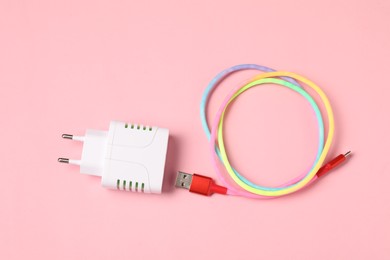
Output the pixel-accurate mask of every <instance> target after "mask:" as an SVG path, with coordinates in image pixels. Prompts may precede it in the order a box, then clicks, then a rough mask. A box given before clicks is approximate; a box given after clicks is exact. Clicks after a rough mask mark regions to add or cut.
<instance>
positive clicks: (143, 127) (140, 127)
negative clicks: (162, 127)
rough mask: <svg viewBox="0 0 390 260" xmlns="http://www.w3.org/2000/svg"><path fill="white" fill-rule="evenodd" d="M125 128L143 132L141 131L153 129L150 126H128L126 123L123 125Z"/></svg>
mask: <svg viewBox="0 0 390 260" xmlns="http://www.w3.org/2000/svg"><path fill="white" fill-rule="evenodd" d="M125 128H130V129H136V130H143V131H147V130H149V131H152V130H153V127H151V126H141V125H139V124H130V125H129V124H128V123H126V124H125Z"/></svg>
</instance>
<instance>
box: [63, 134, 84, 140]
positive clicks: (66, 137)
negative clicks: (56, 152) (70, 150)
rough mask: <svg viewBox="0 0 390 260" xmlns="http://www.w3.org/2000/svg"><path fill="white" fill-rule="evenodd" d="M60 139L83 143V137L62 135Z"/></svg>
mask: <svg viewBox="0 0 390 260" xmlns="http://www.w3.org/2000/svg"><path fill="white" fill-rule="evenodd" d="M62 138H64V139H71V140H75V141H80V142H84V136H78V135H70V134H63V135H62Z"/></svg>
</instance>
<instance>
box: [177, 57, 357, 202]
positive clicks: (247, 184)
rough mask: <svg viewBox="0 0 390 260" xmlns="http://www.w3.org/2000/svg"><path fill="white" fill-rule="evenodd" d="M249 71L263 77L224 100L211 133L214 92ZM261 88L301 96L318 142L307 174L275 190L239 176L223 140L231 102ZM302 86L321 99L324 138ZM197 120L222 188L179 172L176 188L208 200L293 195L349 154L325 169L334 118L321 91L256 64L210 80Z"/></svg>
mask: <svg viewBox="0 0 390 260" xmlns="http://www.w3.org/2000/svg"><path fill="white" fill-rule="evenodd" d="M248 69H250V70H259V71H262V72H264V73H262V74H259V75H256V76H254V77H252V78H251V79H249V80H248V81H247V82H245V83H244V84H243V85H240V86H238V87H236V88H235V89H233V90H232V91H231V92H230V93H229V94H228V95H227V96H226V98H225V99H224V101H223V102H222V104H221V106H220V108H219V110H218V112H217V114H216V116H215V119H214V121H213V123H212V127H211V130H210V127H209V125H208V123H207V117H206V109H207V103H208V101H209V98H210V95H211V94H212V92H213V90H214V89H215V88H216V87H217V86H218V85H219V83H221V82H222V81H223V80H224V79H225V78H226V77H228V76H229V75H230V74H232V73H234V72H237V71H241V70H248ZM264 84H276V85H280V86H283V87H287V88H289V89H291V90H293V91H295V92H297V93H298V94H300V95H301V96H303V97H304V98H305V99H306V100H307V101H308V102H309V104H310V105H311V107H312V109H313V110H314V112H315V115H316V118H317V124H318V137H319V142H318V148H317V155H316V158H315V160H314V162H313V163H312V166H311V168H310V170H309V171H308V172H307V173H303V174H301V175H299V176H298V177H296V178H294V179H292V180H290V181H288V182H287V183H284V184H282V185H279V186H275V187H268V186H261V185H257V184H255V183H253V182H251V181H249V180H248V179H247V178H245V177H244V176H243V175H241V174H240V173H238V171H237V170H236V169H234V168H233V167H232V166H231V164H230V161H229V157H228V155H227V152H226V149H225V142H224V137H223V124H224V117H225V112H226V109H227V108H228V107H229V105H230V104H231V102H233V101H234V100H235V99H236V98H237V97H238V96H239V95H240V94H242V93H243V92H245V91H247V90H248V89H250V88H252V87H255V86H262V85H264ZM302 85H305V86H307V87H309V88H311V89H312V90H313V91H314V92H315V93H317V94H318V96H319V97H320V100H321V102H322V103H323V105H324V108H325V111H326V113H327V118H328V126H329V127H328V133H327V135H326V138H325V130H324V121H323V117H322V114H321V111H320V109H319V108H318V105H317V103H316V102H315V101H314V99H313V98H312V97H311V96H310V94H309V93H307V92H306V91H305V90H304V89H303V87H302ZM200 116H201V121H202V126H203V129H204V131H205V133H206V136H207V138H208V139H209V141H210V150H211V155H212V161H213V166H214V168H215V171H216V173H217V176H218V178H219V180H220V181H221V182H222V184H223V185H224V186H220V185H217V184H216V183H215V182H214V180H213V179H211V178H209V177H206V176H203V175H199V174H188V173H184V172H179V173H178V175H177V178H176V187H180V188H185V189H188V190H189V191H191V192H194V193H199V194H202V195H207V196H210V195H211V194H213V193H220V194H227V195H236V196H243V197H247V198H262V199H267V198H275V197H280V196H284V195H288V194H291V193H294V192H296V191H298V190H301V189H303V188H305V187H307V186H308V185H310V184H312V183H313V182H314V181H316V180H317V179H318V178H320V177H322V176H324V175H325V174H326V173H327V172H329V171H330V170H332V169H334V168H335V167H336V166H338V165H340V164H341V163H343V162H344V161H345V160H346V158H347V157H348V156H349V155H350V154H351V152H350V151H349V152H347V153H345V154H340V155H338V156H337V157H335V158H334V159H332V160H331V161H329V162H327V163H326V164H325V165H323V163H324V161H325V159H326V157H327V155H328V152H329V149H330V147H331V144H332V140H333V136H334V116H333V111H332V107H331V105H330V102H329V100H328V98H327V96H326V95H325V93H324V92H323V91H322V90H321V88H320V87H318V86H317V85H316V84H315V83H314V82H312V81H310V80H309V79H307V78H305V77H303V76H301V75H298V74H295V73H292V72H284V71H275V70H273V69H271V68H268V67H264V66H260V65H255V64H243V65H237V66H234V67H231V68H228V69H226V70H224V71H222V72H221V73H219V74H218V75H217V76H216V77H215V78H214V79H212V80H211V82H210V83H209V85H208V86H207V88H206V90H205V91H204V93H203V96H202V102H201V107H200ZM222 166H224V169H222ZM226 173H227V175H228V176H229V177H230V179H231V180H232V181H233V182H234V183H235V184H236V185H235V186H233V185H232V184H231V183H229V182H228V180H227V179H226V177H225V176H224V174H225V175H226ZM236 186H239V187H240V188H241V189H239V188H236Z"/></svg>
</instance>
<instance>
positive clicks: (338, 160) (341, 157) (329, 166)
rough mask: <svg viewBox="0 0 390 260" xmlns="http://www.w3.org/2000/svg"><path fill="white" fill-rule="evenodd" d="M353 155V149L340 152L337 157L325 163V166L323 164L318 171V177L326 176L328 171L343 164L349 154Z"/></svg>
mask: <svg viewBox="0 0 390 260" xmlns="http://www.w3.org/2000/svg"><path fill="white" fill-rule="evenodd" d="M350 155H351V151H348V152H346V153H345V154H340V155H338V156H337V157H336V158H334V159H332V160H331V161H330V162H328V163H327V164H325V165H324V166H322V167H321V168H320V169H319V170H318V172H317V174H316V175H317V177H318V178H320V177H322V176H324V175H325V174H326V173H328V172H329V171H330V170H332V169H334V168H336V167H337V166H339V165H340V164H342V163H343V162H345V160H346V159H347V157H348V156H350Z"/></svg>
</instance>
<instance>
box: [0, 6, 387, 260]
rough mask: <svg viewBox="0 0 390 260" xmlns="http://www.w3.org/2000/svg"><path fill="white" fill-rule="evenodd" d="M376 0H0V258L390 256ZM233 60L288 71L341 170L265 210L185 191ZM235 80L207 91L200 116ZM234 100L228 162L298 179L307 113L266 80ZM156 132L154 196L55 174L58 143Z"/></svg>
mask: <svg viewBox="0 0 390 260" xmlns="http://www.w3.org/2000/svg"><path fill="white" fill-rule="evenodd" d="M389 17H390V2H389V1H387V0H381V1H379V0H366V1H356V0H348V1H340V0H327V1H321V2H320V1H312V0H295V1H247V0H240V1H219V0H218V1H193V2H191V1H180V0H175V1H169V0H167V1H153V2H152V1H132V2H131V1H95V0H94V1H49V0H47V1H41V0H39V1H22V0H20V1H12V0H9V1H7V0H6V1H4V0H2V1H1V2H0V97H1V99H0V101H1V102H0V110H1V118H2V125H1V128H0V135H1V140H2V142H1V145H0V158H1V159H0V161H1V182H0V183H1V188H0V210H1V211H0V259H22V258H26V259H211V258H215V259H244V258H252V259H390V248H389V246H390V224H389V219H390V203H389V202H390V200H389V199H390V191H389V186H390V163H389V146H390V138H389V133H390V124H389V111H390V101H389V98H390V88H389V87H390V86H389V83H388V76H389V63H388V62H389V60H390V49H389V46H390V27H389V25H390V18H389ZM239 63H259V64H263V65H267V66H270V67H273V68H277V69H281V70H290V71H294V72H297V73H301V74H303V75H305V76H307V77H309V78H311V79H312V80H314V81H315V82H317V83H318V84H319V85H321V86H322V87H323V89H324V90H325V91H326V92H327V94H328V96H329V98H330V99H331V101H332V104H333V107H334V111H335V115H336V138H335V144H334V146H333V149H332V151H331V155H333V156H334V155H337V154H338V153H341V152H345V151H347V150H348V149H351V150H352V151H353V152H354V155H353V157H352V158H351V160H350V161H349V162H348V164H346V165H345V166H343V167H342V168H340V169H339V170H337V171H335V172H333V173H332V174H331V175H329V176H327V177H326V178H324V179H323V180H322V181H321V182H319V183H317V184H316V185H315V186H314V187H312V188H310V189H306V190H305V191H302V192H299V193H297V194H294V195H292V196H288V197H284V198H281V199H277V200H271V201H259V200H248V199H243V198H237V197H225V196H218V195H215V196H213V197H211V198H206V197H202V196H197V195H194V194H190V193H187V192H186V191H184V190H176V189H174V188H173V183H172V181H173V178H174V175H175V172H176V171H177V170H183V171H188V172H200V173H204V174H206V175H209V176H212V177H215V173H214V170H213V168H212V164H211V162H210V160H209V152H208V143H207V140H206V138H205V135H204V134H203V132H202V128H201V124H200V120H199V101H200V97H201V94H202V91H203V89H204V88H205V86H206V85H207V83H208V82H209V80H210V79H211V78H212V77H213V76H214V75H215V74H216V73H218V72H219V71H220V70H222V69H224V68H226V67H229V66H231V65H235V64H239ZM252 74H253V72H249V73H244V74H241V75H239V76H235V77H233V78H232V79H231V80H229V81H228V82H227V83H226V84H224V85H223V86H221V89H220V90H219V91H217V93H216V96H215V98H213V99H212V105H211V107H210V115H212V113H213V112H215V111H216V109H217V105H218V104H219V102H221V99H222V98H223V96H224V95H225V94H226V93H227V91H229V89H230V88H232V87H233V86H235V85H236V84H237V83H239V82H241V81H242V80H243V79H245V78H246V77H247V76H248V75H252ZM250 92H251V93H247V94H245V95H243V96H242V97H241V98H240V99H239V100H238V101H237V102H236V103H235V104H234V105H233V109H232V110H231V111H230V113H229V115H228V118H227V122H226V124H227V130H226V139H227V142H228V149H229V152H230V154H231V156H232V161H233V163H234V164H235V165H236V166H237V168H238V169H239V170H240V171H242V172H243V173H245V175H247V176H248V177H250V178H252V179H253V180H255V181H256V182H259V183H265V184H276V183H279V182H281V181H283V180H287V179H288V178H289V177H292V176H296V175H297V174H299V173H301V172H302V171H304V170H305V169H307V167H308V166H309V164H310V163H311V161H312V160H313V158H314V153H315V149H316V126H315V123H314V117H313V113H312V112H311V111H310V109H309V106H308V104H307V103H306V102H304V101H303V99H302V98H301V97H300V96H298V95H296V94H295V93H293V92H291V91H288V90H285V89H283V88H278V87H272V88H271V87H263V88H257V89H253V90H251V91H250ZM112 119H115V120H123V121H129V122H138V123H144V124H153V125H158V126H162V127H167V128H169V129H170V130H171V140H170V147H169V155H168V161H167V167H166V179H165V185H164V193H163V194H162V195H160V196H158V195H140V194H130V193H124V192H117V191H111V190H106V189H104V188H102V187H101V186H100V183H99V179H98V178H94V177H90V176H84V175H80V174H79V173H78V169H77V167H72V166H68V165H60V164H58V163H57V157H59V156H69V157H70V158H79V157H80V154H81V144H78V143H73V142H71V141H66V140H62V139H61V138H60V136H61V134H62V133H74V134H83V133H84V130H85V129H86V128H96V129H107V127H108V124H109V122H110V120H112Z"/></svg>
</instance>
